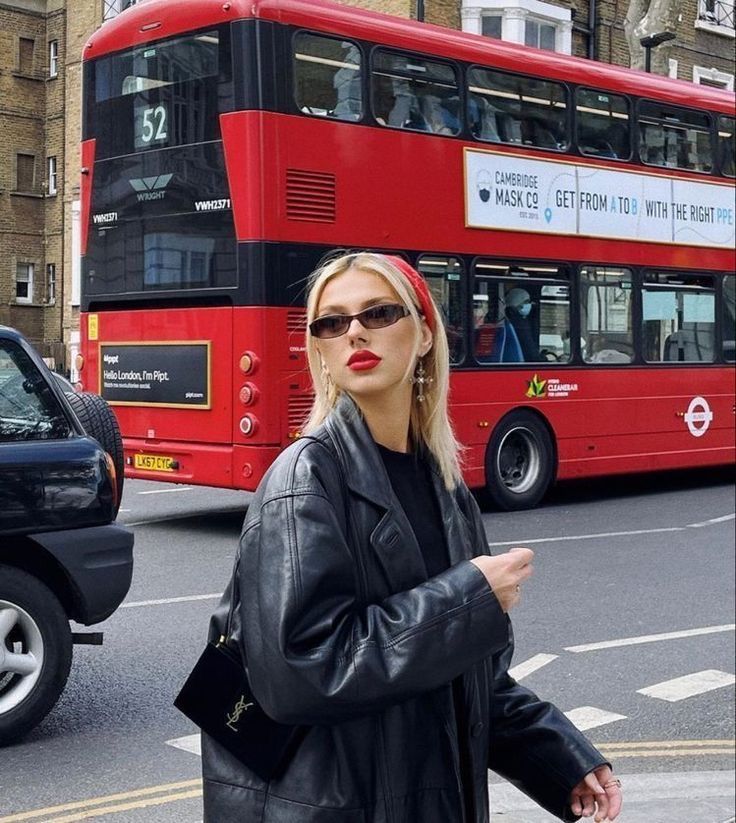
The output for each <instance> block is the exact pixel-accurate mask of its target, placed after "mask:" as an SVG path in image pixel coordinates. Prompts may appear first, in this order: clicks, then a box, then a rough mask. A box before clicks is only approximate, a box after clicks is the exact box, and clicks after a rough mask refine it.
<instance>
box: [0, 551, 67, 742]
mask: <svg viewBox="0 0 736 823" xmlns="http://www.w3.org/2000/svg"><path fill="white" fill-rule="evenodd" d="M8 654H12V655H13V658H14V662H13V663H12V664H11V663H10V662H8V661H9V658H8V656H7V655H8ZM24 659H25V660H24ZM15 661H19V662H20V664H23V663H24V662H25V663H27V664H28V666H27V668H23V667H22V665H21V666H19V665H18V662H15ZM71 662H72V633H71V629H70V627H69V621H68V619H67V616H66V614H65V612H64V609H63V608H62V607H61V604H60V603H59V601H58V599H57V598H56V596H55V595H54V594H53V593H52V591H51V590H50V589H49V588H48V587H47V586H46V585H44V584H43V583H42V582H41V581H40V580H38V578H36V577H34V576H33V575H31V574H28V572H25V571H23V570H22V569H16V568H14V567H13V566H5V565H2V564H0V746H5V745H6V744H8V743H11V742H12V741H14V740H17V739H18V738H20V737H22V736H23V735H24V734H26V733H27V732H29V731H30V730H31V729H32V728H34V726H37V725H38V724H39V723H40V722H41V720H43V718H44V717H46V715H47V714H48V713H49V712H50V711H51V709H52V708H53V707H54V706H55V705H56V701H57V700H58V699H59V696H60V695H61V693H62V691H63V690H64V686H65V685H66V681H67V678H68V677H69V668H70V666H71Z"/></svg>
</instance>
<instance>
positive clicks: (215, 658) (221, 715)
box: [174, 548, 306, 780]
mask: <svg viewBox="0 0 736 823" xmlns="http://www.w3.org/2000/svg"><path fill="white" fill-rule="evenodd" d="M239 565H240V549H239V548H238V557H237V560H236V562H235V568H234V570H233V577H232V581H231V583H230V587H229V590H230V591H229V595H230V606H229V609H228V617H227V624H226V626H225V631H224V634H222V635H221V636H220V639H219V640H218V641H217V642H216V643H213V642H211V641H210V642H208V643H207V646H206V648H205V650H204V652H203V653H202V655H201V657H200V658H199V660H198V661H197V663H196V665H195V666H194V669H193V670H192V672H191V674H190V675H189V677H188V678H187V680H186V683H184V686H183V687H182V690H181V691H180V692H179V694H178V696H177V697H176V699H175V700H174V705H175V706H176V708H177V709H179V711H180V712H182V713H183V714H185V715H186V716H187V717H188V718H189V719H190V720H192V721H193V722H194V723H195V724H196V725H197V726H199V727H200V729H202V731H203V732H205V733H206V734H208V735H209V736H210V737H212V738H213V739H214V740H216V741H217V742H218V743H219V744H220V745H222V746H223V747H224V748H225V749H227V750H228V751H229V752H230V754H232V755H234V756H235V757H237V758H238V760H240V761H241V762H242V763H243V764H244V765H245V766H247V767H248V768H249V769H250V770H251V771H253V772H255V773H256V774H257V775H258V776H259V777H261V778H263V780H270V779H272V778H274V777H276V776H278V774H279V773H280V772H281V771H282V770H283V768H284V767H285V766H286V765H287V763H288V761H289V759H290V758H291V756H292V755H293V753H294V751H295V750H296V747H297V746H298V745H299V742H300V741H301V739H302V737H303V735H304V732H305V731H306V728H305V727H303V726H291V725H286V724H283V723H277V722H276V721H275V720H272V719H271V718H270V717H269V716H268V715H267V714H266V713H265V712H264V711H263V709H262V708H261V706H260V705H259V704H258V701H257V700H256V698H255V697H254V695H253V692H252V690H251V688H250V683H249V682H248V673H247V671H246V667H245V665H244V662H243V660H242V659H241V655H240V652H239V649H238V647H237V644H236V643H234V642H232V639H231V632H232V629H233V614H234V611H235V609H236V607H237V605H238V602H239V600H240V595H239V590H240V587H239V585H238V567H239ZM227 594H228V593H227V592H226V595H225V596H227Z"/></svg>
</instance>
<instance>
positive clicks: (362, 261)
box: [304, 252, 461, 491]
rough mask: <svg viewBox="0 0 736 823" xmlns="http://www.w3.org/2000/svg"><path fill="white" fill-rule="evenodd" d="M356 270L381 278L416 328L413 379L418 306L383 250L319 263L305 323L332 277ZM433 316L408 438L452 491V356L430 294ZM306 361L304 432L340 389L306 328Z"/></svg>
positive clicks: (456, 469)
mask: <svg viewBox="0 0 736 823" xmlns="http://www.w3.org/2000/svg"><path fill="white" fill-rule="evenodd" d="M351 268H352V269H357V270H359V271H363V272H368V273H370V274H374V275H377V276H378V277H381V278H383V279H384V280H385V281H386V282H387V283H388V284H389V285H390V286H391V288H393V290H394V291H395V292H396V294H397V295H398V297H399V300H400V301H401V302H402V303H403V304H404V305H405V306H406V308H407V309H408V310H409V314H410V317H411V319H412V321H413V323H414V327H415V332H416V334H415V340H414V349H413V351H412V355H411V357H410V359H409V363H408V364H407V370H406V379H407V380H409V379H411V377H412V375H413V373H414V369H415V366H416V362H417V358H418V355H419V348H420V345H421V339H422V331H421V322H422V318H421V314H420V311H421V309H420V308H419V306H418V303H417V299H416V295H415V292H414V289H413V287H412V285H411V283H410V282H409V280H408V279H407V278H406V277H405V276H404V275H403V274H402V273H401V271H400V270H399V269H398V268H397V267H396V266H395V265H394V264H393V263H392V262H391V261H390V260H388V259H387V258H386V257H385V256H384V255H382V254H373V253H370V252H358V253H355V254H343V255H342V256H341V257H338V258H336V259H333V260H330V261H329V262H327V263H326V264H324V265H323V266H321V267H320V268H318V269H317V270H316V271H315V272H314V273H313V274H312V276H311V277H310V280H309V297H308V299H307V326H309V324H310V323H311V322H312V321H313V320H314V319H315V317H316V316H317V307H318V306H319V301H320V298H321V296H322V292H323V290H324V288H325V286H326V285H327V283H329V281H330V280H332V279H333V278H335V277H338V276H339V275H341V274H344V273H345V272H346V271H348V269H351ZM430 304H431V311H432V315H433V316H432V318H427V319H428V321H429V323H428V324H429V325H430V326H434V331H433V333H432V347H431V348H430V350H429V351H428V352H427V354H425V355H424V357H423V361H424V369H425V372H426V377H427V378H429V381H428V382H425V383H424V386H423V388H424V401H423V402H421V403H420V402H418V401H417V399H416V391H417V388H416V384H415V388H414V392H413V394H412V404H411V415H410V419H409V438H410V442H411V443H412V445H413V446H414V447H415V448H417V447H419V448H420V449H422V448H423V449H426V450H427V451H428V452H429V453H430V454H431V455H432V456H433V457H434V459H435V460H436V462H437V465H438V467H439V470H440V473H441V474H442V478H443V480H444V483H445V486H446V487H447V488H448V489H449V490H450V491H452V489H454V488H455V486H457V484H458V483H459V482H460V480H461V471H460V460H459V454H460V445H459V443H458V442H457V440H456V438H455V434H454V432H453V430H452V426H451V424H450V420H449V417H448V414H447V398H448V393H449V387H450V357H449V350H448V346H447V335H446V334H445V327H444V324H443V322H442V317H441V316H440V313H439V311H438V309H437V306H436V304H435V302H434V299H433V298H432V296H431V293H430ZM306 348H307V360H308V362H309V371H310V373H311V376H312V383H313V384H314V403H313V404H312V409H311V411H310V414H309V417H308V419H307V422H306V423H305V425H304V433H305V434H308V433H309V432H311V431H314V429H316V428H317V426H319V425H321V423H322V422H323V421H324V419H325V418H326V417H327V415H328V414H329V413H330V412H331V411H332V409H333V408H334V407H335V405H336V404H337V401H338V399H339V398H340V395H341V393H342V392H341V390H340V389H339V388H338V387H337V386H336V385H335V384H334V382H333V381H332V380H331V379H330V376H329V374H328V373H327V371H326V369H325V367H324V365H323V363H322V358H321V357H320V354H319V351H318V350H317V344H316V341H315V338H314V337H312V335H311V334H310V332H309V331H308V330H307V341H306Z"/></svg>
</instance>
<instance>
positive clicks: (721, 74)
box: [693, 66, 733, 91]
mask: <svg viewBox="0 0 736 823" xmlns="http://www.w3.org/2000/svg"><path fill="white" fill-rule="evenodd" d="M693 83H698V84H700V85H701V86H712V87H713V88H716V89H728V91H733V75H732V74H728V73H727V72H725V71H718V69H706V68H705V66H693Z"/></svg>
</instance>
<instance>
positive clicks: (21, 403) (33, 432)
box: [0, 340, 70, 443]
mask: <svg viewBox="0 0 736 823" xmlns="http://www.w3.org/2000/svg"><path fill="white" fill-rule="evenodd" d="M69 434H70V427H69V421H68V420H67V419H66V416H65V415H64V411H63V409H62V408H61V406H60V405H59V402H58V400H57V399H56V396H55V395H54V393H53V392H52V391H51V389H50V388H49V386H48V384H47V383H46V381H45V379H44V377H43V375H42V374H41V372H40V371H39V370H38V369H37V368H36V366H35V364H34V363H33V361H32V360H31V359H30V357H28V355H27V354H26V353H25V352H24V351H23V349H21V348H20V347H19V346H17V345H16V344H15V343H12V342H10V341H9V340H5V341H0V443H12V442H17V441H26V440H57V439H60V438H64V437H68V436H69Z"/></svg>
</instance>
